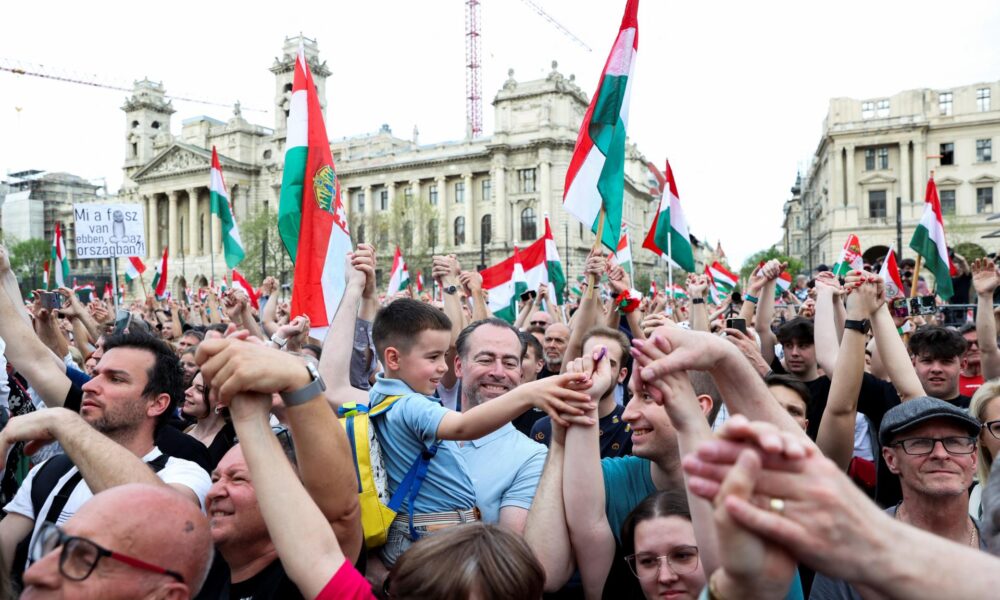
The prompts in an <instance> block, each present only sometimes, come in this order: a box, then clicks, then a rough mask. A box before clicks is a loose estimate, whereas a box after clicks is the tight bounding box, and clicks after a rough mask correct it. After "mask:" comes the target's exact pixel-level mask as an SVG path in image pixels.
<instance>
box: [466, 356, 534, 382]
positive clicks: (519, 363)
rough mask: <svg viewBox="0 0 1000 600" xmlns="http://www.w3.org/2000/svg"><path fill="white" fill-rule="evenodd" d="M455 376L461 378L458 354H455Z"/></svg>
mask: <svg viewBox="0 0 1000 600" xmlns="http://www.w3.org/2000/svg"><path fill="white" fill-rule="evenodd" d="M519 364H520V363H519ZM455 377H456V378H458V379H461V378H462V359H461V358H460V357H459V356H458V354H456V355H455Z"/></svg>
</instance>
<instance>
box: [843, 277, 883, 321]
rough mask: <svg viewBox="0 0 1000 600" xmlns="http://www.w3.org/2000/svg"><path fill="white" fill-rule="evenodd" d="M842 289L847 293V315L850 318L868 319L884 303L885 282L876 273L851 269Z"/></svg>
mask: <svg viewBox="0 0 1000 600" xmlns="http://www.w3.org/2000/svg"><path fill="white" fill-rule="evenodd" d="M844 289H845V290H846V293H847V294H848V296H847V316H848V318H850V319H852V320H862V319H870V318H872V315H874V314H875V313H876V311H878V309H879V308H881V307H882V305H883V304H885V284H884V283H883V282H882V278H880V277H879V276H878V275H873V274H871V273H868V272H866V271H851V272H850V273H848V274H847V278H846V282H845V283H844Z"/></svg>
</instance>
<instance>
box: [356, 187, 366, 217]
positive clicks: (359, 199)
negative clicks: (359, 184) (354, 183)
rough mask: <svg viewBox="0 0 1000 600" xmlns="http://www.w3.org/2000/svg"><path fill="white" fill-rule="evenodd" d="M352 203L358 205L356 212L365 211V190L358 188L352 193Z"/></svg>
mask: <svg viewBox="0 0 1000 600" xmlns="http://www.w3.org/2000/svg"><path fill="white" fill-rule="evenodd" d="M354 205H355V206H357V207H358V212H365V191H364V190H360V191H358V192H355V194H354Z"/></svg>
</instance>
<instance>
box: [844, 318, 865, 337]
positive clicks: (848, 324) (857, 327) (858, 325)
mask: <svg viewBox="0 0 1000 600" xmlns="http://www.w3.org/2000/svg"><path fill="white" fill-rule="evenodd" d="M844 329H853V330H854V331H857V332H859V333H862V334H864V335H868V332H869V331H871V330H872V322H871V321H869V320H868V319H862V320H860V321H857V320H854V319H847V320H845V321H844Z"/></svg>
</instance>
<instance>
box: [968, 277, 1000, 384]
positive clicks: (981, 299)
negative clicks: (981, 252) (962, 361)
mask: <svg viewBox="0 0 1000 600" xmlns="http://www.w3.org/2000/svg"><path fill="white" fill-rule="evenodd" d="M972 285H973V287H974V288H975V289H976V341H977V342H979V355H980V362H981V364H982V369H983V379H985V380H987V381H988V380H990V379H996V378H997V377H1000V348H998V347H997V322H996V319H995V318H994V317H993V292H994V291H996V289H997V286H1000V270H998V269H997V266H996V263H994V262H993V261H991V260H990V259H988V258H979V259H976V260H974V261H973V262H972Z"/></svg>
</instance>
